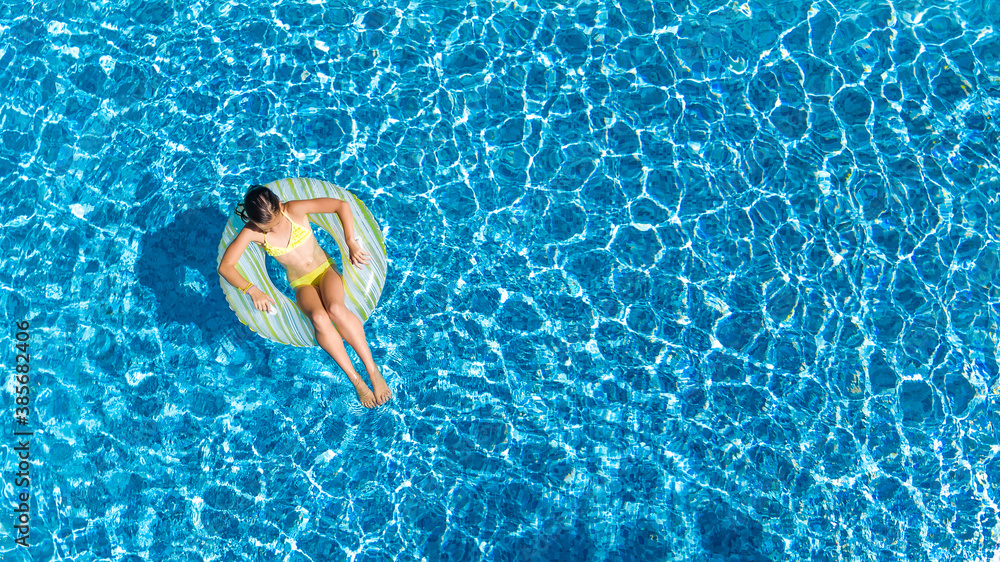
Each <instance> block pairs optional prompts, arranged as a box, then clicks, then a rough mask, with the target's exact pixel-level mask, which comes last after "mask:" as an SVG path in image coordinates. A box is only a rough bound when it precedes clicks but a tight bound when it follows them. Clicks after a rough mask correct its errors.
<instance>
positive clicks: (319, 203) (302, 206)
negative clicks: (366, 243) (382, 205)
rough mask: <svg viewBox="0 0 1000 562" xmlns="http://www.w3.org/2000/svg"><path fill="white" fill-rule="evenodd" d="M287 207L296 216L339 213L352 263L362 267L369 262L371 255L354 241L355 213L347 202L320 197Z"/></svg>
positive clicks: (290, 203) (287, 205)
mask: <svg viewBox="0 0 1000 562" xmlns="http://www.w3.org/2000/svg"><path fill="white" fill-rule="evenodd" d="M285 206H286V207H288V208H290V210H291V211H292V214H294V215H298V214H313V213H337V216H338V217H339V218H340V224H341V225H342V226H343V227H344V239H345V240H347V249H348V250H349V254H350V257H351V263H353V264H354V265H357V266H362V265H364V264H366V263H368V262H369V259H370V255H369V254H368V252H366V251H364V250H363V249H361V244H359V243H358V241H357V240H355V239H354V213H352V212H351V205H350V204H349V203H348V202H347V201H344V200H343V199H334V198H332V197H319V198H316V199H302V200H299V201H289V202H288V203H286V204H285Z"/></svg>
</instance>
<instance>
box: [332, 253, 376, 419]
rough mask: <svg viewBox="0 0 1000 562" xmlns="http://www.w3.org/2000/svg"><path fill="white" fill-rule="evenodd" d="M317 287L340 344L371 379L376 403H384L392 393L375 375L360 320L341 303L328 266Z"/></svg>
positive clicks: (338, 282)
mask: <svg viewBox="0 0 1000 562" xmlns="http://www.w3.org/2000/svg"><path fill="white" fill-rule="evenodd" d="M349 267H353V266H349ZM319 286H320V293H321V295H322V298H323V305H324V309H325V310H326V312H327V313H328V314H329V316H330V319H331V320H333V323H334V325H335V326H336V327H337V331H338V332H340V335H341V336H343V338H344V341H346V342H347V343H349V344H350V345H351V347H353V348H354V351H355V353H357V354H358V357H360V358H361V362H362V363H364V364H365V370H366V371H368V377H369V378H371V380H372V387H374V390H375V401H376V403H378V404H384V403H385V402H386V401H387V400H389V398H391V397H392V392H390V391H389V387H388V385H386V384H385V379H383V378H382V373H380V372H379V369H378V366H376V365H375V361H374V360H373V359H372V350H371V348H369V347H368V338H366V337H365V329H364V327H363V326H362V325H361V319H360V318H358V317H357V315H355V314H354V313H353V312H351V311H350V310H348V309H347V306H346V305H345V304H344V280H343V278H342V277H341V276H340V274H339V273H337V271H336V269H334V268H332V267H331V268H330V269H328V270H326V272H325V273H324V274H323V278H322V279H321V280H320V283H319Z"/></svg>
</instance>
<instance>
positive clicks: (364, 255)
mask: <svg viewBox="0 0 1000 562" xmlns="http://www.w3.org/2000/svg"><path fill="white" fill-rule="evenodd" d="M347 250H348V253H349V254H350V256H351V263H352V264H354V265H355V266H357V267H361V266H362V265H365V264H367V263H368V262H370V261H371V255H370V254H369V253H368V252H366V251H364V250H362V249H361V244H359V243H358V241H357V240H350V241H348V242H347Z"/></svg>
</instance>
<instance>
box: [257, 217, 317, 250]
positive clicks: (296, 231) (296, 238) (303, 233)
mask: <svg viewBox="0 0 1000 562" xmlns="http://www.w3.org/2000/svg"><path fill="white" fill-rule="evenodd" d="M281 214H283V215H285V218H286V219H288V222H289V223H291V225H292V236H291V238H289V239H288V245H287V246H285V247H284V248H279V247H277V246H272V245H270V244H268V243H267V233H266V232H265V233H264V251H265V252H267V253H268V254H271V255H272V256H282V255H285V254H287V253H288V252H291V251H292V250H294V249H295V248H298V247H299V246H301V245H302V243H303V242H305V241H306V238H309V235H310V234H312V229H310V228H307V227H304V226H299V225H297V224H295V222H294V221H292V219H290V218H288V215H287V214H285V211H284V210H282V211H281Z"/></svg>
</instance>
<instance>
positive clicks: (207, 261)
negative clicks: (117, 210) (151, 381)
mask: <svg viewBox="0 0 1000 562" xmlns="http://www.w3.org/2000/svg"><path fill="white" fill-rule="evenodd" d="M227 219H228V217H225V216H223V215H222V213H220V212H219V211H218V210H216V209H191V210H187V211H184V212H182V213H181V214H179V215H177V217H176V219H175V220H174V222H172V223H170V224H168V225H167V226H165V227H163V228H161V229H160V230H158V231H156V232H150V233H148V234H146V235H145V236H144V237H143V239H142V249H141V250H140V254H139V260H138V262H137V264H136V274H137V275H138V277H139V282H140V283H142V284H143V285H145V286H147V287H149V288H150V289H151V290H152V291H153V294H155V295H156V299H157V301H158V302H157V304H158V306H157V317H158V319H159V321H160V323H161V324H167V323H170V322H177V323H179V324H194V325H195V326H197V327H198V328H200V329H201V331H202V333H203V334H204V336H205V337H206V338H209V339H212V338H215V337H217V336H218V335H219V334H220V333H222V332H224V331H226V330H229V329H231V328H232V327H233V323H237V324H238V323H239V320H237V319H236V316H235V315H234V314H233V312H232V311H231V310H230V309H229V303H227V302H226V297H225V295H224V294H223V293H222V288H221V287H220V286H219V274H218V273H217V272H216V267H217V264H216V257H217V256H218V246H219V239H220V238H221V236H222V230H223V229H224V228H225V226H226V220H227Z"/></svg>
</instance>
